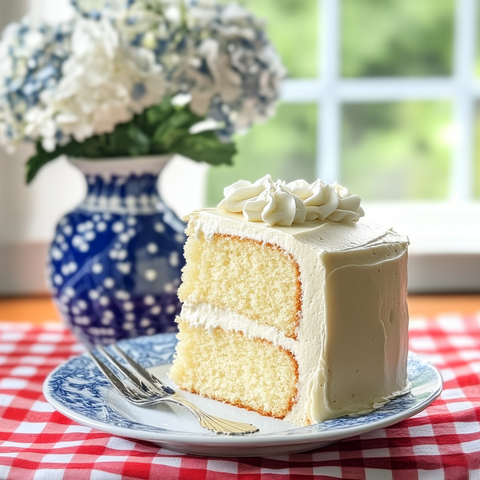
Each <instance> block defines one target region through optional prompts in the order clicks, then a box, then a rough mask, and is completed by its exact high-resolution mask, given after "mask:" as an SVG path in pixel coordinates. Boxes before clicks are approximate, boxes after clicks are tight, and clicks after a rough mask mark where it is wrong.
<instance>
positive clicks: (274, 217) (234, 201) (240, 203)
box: [218, 175, 364, 227]
mask: <svg viewBox="0 0 480 480" xmlns="http://www.w3.org/2000/svg"><path fill="white" fill-rule="evenodd" d="M223 194H224V196H225V198H224V199H223V200H222V201H221V202H220V203H219V204H218V208H223V209H225V210H228V211H229V212H232V213H241V212H242V213H243V215H244V217H245V218H246V219H247V220H248V221H249V222H265V223H267V224H268V225H270V226H274V225H278V226H282V227H289V226H290V225H292V224H293V223H296V224H302V223H304V222H305V221H306V220H317V219H318V220H329V221H332V222H342V223H350V222H356V221H358V219H359V218H360V217H363V215H364V212H363V209H362V208H361V207H360V197H359V196H357V195H352V194H351V193H350V192H349V191H348V190H347V189H346V188H345V187H342V186H341V185H338V184H337V183H334V184H332V185H328V184H326V183H323V182H322V181H321V180H320V179H318V180H315V182H313V183H312V184H310V183H308V182H306V181H305V180H295V181H294V182H290V183H285V182H283V181H281V180H278V181H276V182H274V181H273V180H272V178H271V177H270V175H266V176H265V177H263V178H261V179H260V180H257V181H256V182H255V183H253V184H252V183H251V182H249V181H246V180H239V181H238V182H235V183H233V184H232V185H230V186H228V187H226V188H225V189H224V191H223Z"/></svg>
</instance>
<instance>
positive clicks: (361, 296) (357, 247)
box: [181, 182, 409, 425]
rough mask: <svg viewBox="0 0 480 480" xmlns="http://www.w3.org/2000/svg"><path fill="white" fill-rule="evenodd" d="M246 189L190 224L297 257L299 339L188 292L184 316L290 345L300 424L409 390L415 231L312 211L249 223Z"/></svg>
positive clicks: (294, 413)
mask: <svg viewBox="0 0 480 480" xmlns="http://www.w3.org/2000/svg"><path fill="white" fill-rule="evenodd" d="M307 185H308V184H307ZM304 187H305V185H304V184H303V182H297V183H296V185H294V186H292V187H289V188H292V190H293V189H296V191H297V192H298V194H296V195H297V196H298V198H300V199H302V197H304V198H309V197H308V192H303V191H302V189H304ZM244 188H246V189H247V190H250V192H253V194H255V192H259V193H257V196H259V195H260V194H261V193H262V191H263V190H262V191H260V190H261V189H260V187H259V185H258V184H257V185H255V184H253V185H252V184H246V183H245V184H244ZM339 188H341V187H339ZM238 190H239V189H238V188H236V189H233V190H232V191H231V195H229V198H230V200H229V201H231V202H238V204H237V207H236V208H237V213H230V212H228V211H226V210H225V209H220V208H217V209H204V210H201V211H196V212H193V213H192V214H191V215H190V216H189V220H190V222H191V223H190V225H191V226H192V227H193V231H194V232H195V234H197V235H198V234H199V233H200V232H202V234H203V235H204V236H205V238H206V239H207V241H208V240H209V239H212V238H213V236H214V235H215V234H216V233H222V234H226V235H232V236H236V237H240V238H251V239H254V240H258V241H261V242H267V243H271V244H275V245H278V246H279V247H280V248H282V249H283V250H285V251H286V252H289V253H290V254H291V255H292V256H293V258H295V259H296V261H297V262H298V265H299V268H300V283H301V285H302V312H301V313H302V317H301V321H300V322H299V325H298V332H297V333H298V335H297V340H294V339H292V338H287V337H285V336H284V335H283V334H282V333H281V332H278V331H276V330H275V329H274V328H272V327H265V326H261V325H258V324H257V323H255V322H252V321H251V320H250V319H248V318H246V317H244V316H243V315H238V314H234V313H233V312H228V311H225V310H220V309H217V308H216V307H213V306H211V305H205V304H198V305H193V304H191V303H190V302H189V301H188V299H187V300H186V301H185V303H184V305H183V308H182V313H181V318H183V319H185V320H187V321H189V322H191V323H193V324H196V325H203V326H204V327H205V328H207V329H214V328H217V327H221V328H222V329H224V330H226V331H240V332H242V333H243V334H244V335H245V336H246V337H248V338H262V339H265V340H267V341H269V342H271V343H272V344H274V345H278V346H281V347H282V348H284V349H286V350H288V351H290V352H292V354H293V355H294V358H295V359H296V361H297V362H298V367H299V383H298V392H299V393H298V398H297V399H296V403H295V405H294V406H293V408H292V410H291V411H290V413H289V414H288V415H287V417H286V418H285V420H287V421H290V422H292V423H294V424H297V425H305V424H306V423H315V422H321V421H324V420H326V419H329V418H335V417H338V416H340V415H345V414H352V413H360V412H365V411H368V410H371V409H372V408H376V407H378V406H379V405H381V404H383V403H385V402H386V401H388V400H389V399H390V398H392V396H396V395H399V394H402V393H405V392H407V391H408V389H409V384H408V380H407V372H406V365H407V354H408V311H407V303H406V283H407V282H406V262H407V246H408V239H407V238H406V237H404V236H401V235H398V234H397V233H395V232H393V231H392V230H389V229H386V228H384V227H381V226H379V225H376V224H374V223H371V222H366V221H365V220H364V219H361V220H360V221H358V222H349V223H340V224H339V223H333V222H329V221H327V222H325V221H321V220H315V221H312V220H305V222H304V223H302V224H296V225H295V224H294V225H292V226H291V227H285V226H278V225H277V226H274V227H270V226H268V224H266V223H264V222H261V223H259V222H250V221H248V219H247V218H246V217H245V215H244V214H243V215H242V213H243V209H244V206H245V205H244V204H245V203H246V201H245V202H244V196H243V195H237V196H235V195H234V194H235V192H237V191H238ZM317 193H318V194H320V192H319V191H318V192H317ZM310 196H312V195H310ZM242 197H243V200H242ZM346 201H347V202H348V196H347V197H346ZM242 202H244V203H243V204H242ZM327 203H328V202H327ZM304 205H305V202H304ZM350 207H351V205H347V207H344V208H342V209H341V210H347V208H350ZM349 211H351V210H349Z"/></svg>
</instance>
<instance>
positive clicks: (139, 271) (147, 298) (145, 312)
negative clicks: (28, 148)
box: [48, 156, 185, 346]
mask: <svg viewBox="0 0 480 480" xmlns="http://www.w3.org/2000/svg"><path fill="white" fill-rule="evenodd" d="M170 159H171V156H157V157H138V158H118V159H106V160H81V159H72V160H71V162H72V163H73V165H75V166H76V167H77V168H79V169H80V171H81V172H82V173H83V174H84V175H85V177H86V180H87V185H88V190H87V196H86V198H85V199H84V201H83V202H82V203H81V204H80V205H79V206H78V207H77V208H76V209H75V210H74V211H73V212H71V213H69V214H67V215H65V216H64V217H63V218H62V219H61V220H60V222H59V224H58V226H57V229H56V233H55V238H54V240H53V242H52V245H51V247H50V252H49V267H48V271H49V277H50V284H51V288H52V294H53V297H54V300H55V302H56V305H57V307H58V309H59V310H60V312H61V314H62V317H63V318H64V320H65V321H66V323H67V325H68V326H69V327H70V329H71V330H72V331H73V333H74V334H75V335H76V337H77V338H78V339H79V340H80V341H82V342H83V343H85V344H86V345H87V346H92V345H95V344H108V343H113V342H116V341H118V340H121V339H123V338H132V337H137V336H141V335H153V334H155V333H160V332H172V331H175V330H176V324H175V322H174V319H175V316H176V315H177V314H178V312H179V310H180V302H179V300H178V298H177V288H178V286H179V284H180V273H181V269H182V267H183V265H184V258H183V245H184V243H185V235H184V228H185V224H184V223H183V222H182V221H181V220H180V219H179V218H178V217H177V216H176V215H175V213H174V212H173V211H172V210H171V209H170V208H169V207H168V206H167V205H166V204H165V203H164V202H163V200H162V198H161V196H160V194H159V191H158V189H157V178H158V176H159V174H160V172H161V170H162V169H163V167H164V166H165V165H166V164H167V162H168V161H169V160H170Z"/></svg>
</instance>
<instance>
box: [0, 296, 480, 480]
mask: <svg viewBox="0 0 480 480" xmlns="http://www.w3.org/2000/svg"><path fill="white" fill-rule="evenodd" d="M409 307H410V314H411V318H412V320H414V321H412V322H411V326H410V349H411V350H412V351H413V352H416V353H418V354H420V355H422V356H423V357H425V358H427V359H428V360H429V361H430V362H431V363H432V364H433V365H435V366H436V367H437V368H438V369H439V370H440V372H441V374H442V377H443V380H444V390H443V392H442V394H441V396H440V397H439V398H438V399H437V400H436V401H435V402H433V404H432V405H430V406H429V407H428V408H427V409H426V410H424V411H423V412H420V413H419V414H417V415H415V416H413V417H411V418H409V419H407V420H404V421H403V422H400V423H398V424H396V425H393V426H391V427H388V428H385V429H378V430H375V431H373V432H370V433H367V434H363V435H359V436H356V437H352V438H348V439H345V440H342V441H339V442H337V443H334V444H332V445H329V446H327V447H324V448H321V449H317V450H313V451H309V452H304V453H297V454H290V455H286V454H284V455H276V456H268V457H249V458H220V457H209V458H205V457H196V456H193V455H186V454H182V453H178V452H174V451H172V450H169V449H168V448H165V447H161V446H158V445H155V444H153V443H150V442H146V441H141V440H139V441H136V440H134V439H129V438H121V437H117V436H115V435H111V434H108V433H105V432H102V431H99V430H95V429H91V428H89V427H85V426H82V425H79V424H77V423H76V422H74V421H72V420H70V419H68V418H66V417H64V416H63V415H62V414H60V413H58V412H56V411H54V410H53V408H52V407H51V406H50V405H49V404H48V403H47V402H46V400H45V397H44V396H43V394H42V387H43V383H44V381H45V378H46V377H47V375H48V374H49V373H50V372H51V371H52V370H53V369H54V368H55V367H56V366H58V365H60V364H62V363H63V362H65V361H66V360H68V359H69V358H72V357H73V356H76V355H78V354H79V353H81V352H82V351H83V347H82V346H81V345H79V344H78V343H77V342H76V341H75V339H74V338H73V336H72V335H71V333H70V332H69V331H68V329H66V328H65V327H64V326H63V325H62V324H61V322H60V320H59V317H58V315H57V313H56V311H55V308H54V306H53V305H52V303H51V301H50V299H48V298H9V299H5V298H4V299H0V319H1V320H2V321H0V425H1V428H0V480H4V479H8V480H10V479H11V480H17V479H19V480H20V479H21V480H56V479H62V480H70V479H71V480H78V479H82V480H84V479H85V480H124V479H125V480H142V479H146V478H152V479H157V478H158V479H162V480H163V479H165V480H168V479H208V480H224V479H225V478H229V479H230V478H231V479H238V480H279V479H285V480H287V479H288V480H293V479H295V480H301V479H305V480H306V479H307V478H318V479H321V480H333V479H347V478H348V479H352V480H383V479H388V480H437V479H438V480H441V479H448V480H466V479H472V480H480V295H455V296H411V297H410V298H409ZM25 321H28V322H29V323H23V322H25ZM52 321H53V322H52ZM32 322H35V323H32Z"/></svg>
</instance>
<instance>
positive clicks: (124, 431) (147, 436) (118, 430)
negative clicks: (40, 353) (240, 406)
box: [42, 334, 443, 455]
mask: <svg viewBox="0 0 480 480" xmlns="http://www.w3.org/2000/svg"><path fill="white" fill-rule="evenodd" d="M160 335H163V334H160ZM134 340H136V339H130V340H126V342H130V341H134ZM86 355H87V353H86V352H85V353H82V354H80V355H76V356H74V357H71V358H69V359H68V360H66V361H65V362H63V363H62V364H60V365H58V366H57V367H56V368H55V369H54V370H52V371H51V372H50V373H49V375H48V376H47V378H46V379H45V381H44V383H43V389H42V390H43V394H44V396H45V399H46V400H47V402H48V403H49V404H50V405H51V406H52V407H53V408H54V409H55V410H57V411H58V412H59V413H61V414H62V415H65V416H66V417H67V418H69V419H71V420H73V421H75V422H77V423H79V424H80V425H84V426H87V427H90V428H94V429H96V430H99V431H102V432H106V433H110V434H112V435H117V436H122V437H127V438H134V439H138V440H144V441H150V442H153V443H157V444H158V443H161V444H165V445H173V446H175V445H187V446H188V445H191V446H202V447H203V446H204V447H209V446H212V447H215V446H222V447H223V448H228V449H230V448H237V447H252V446H254V445H258V446H272V445H278V446H280V445H300V444H305V445H310V444H314V443H321V442H330V443H332V442H335V441H338V440H341V439H344V438H349V437H353V436H357V435H360V434H363V433H368V432H370V431H373V430H377V429H381V428H387V427H389V426H391V425H394V424H396V423H398V422H400V421H403V420H406V419H407V418H410V417H412V416H413V415H416V414H417V413H419V412H421V411H422V410H424V409H426V408H427V407H428V406H429V405H430V404H431V403H432V402H433V401H435V400H436V399H437V398H438V397H439V396H440V394H441V392H442V389H443V379H442V376H441V374H440V372H439V370H438V369H437V368H436V367H435V366H434V365H432V364H431V363H430V362H429V361H428V360H427V359H426V358H425V357H423V356H421V355H418V354H416V353H413V352H409V358H410V356H413V357H416V358H418V359H420V360H421V361H422V362H423V363H424V364H425V365H426V366H427V367H428V368H430V369H431V370H432V371H433V372H434V374H435V375H436V377H437V380H438V382H437V383H436V388H435V389H433V390H432V392H431V393H430V394H429V395H428V396H427V397H426V398H425V399H424V400H422V401H420V402H419V403H418V404H416V405H414V406H411V407H409V408H407V409H405V410H403V411H401V412H398V413H396V414H393V415H391V416H389V417H385V418H380V419H378V420H374V421H372V422H370V423H362V424H360V425H353V426H352V425H350V426H347V427H344V428H339V429H338V430H327V431H321V430H320V431H312V432H305V433H301V432H299V433H298V434H296V433H295V430H302V429H305V428H309V427H296V426H294V425H292V429H291V430H286V431H283V432H280V433H265V434H253V435H233V436H232V435H218V434H214V433H212V432H207V431H205V433H198V432H178V431H172V430H165V432H152V431H147V430H135V429H130V428H128V427H123V426H116V425H111V424H109V423H107V422H102V421H99V420H96V419H92V418H90V417H88V416H86V415H83V414H81V413H77V412H75V411H74V410H72V409H70V408H68V406H66V405H65V404H62V403H61V402H59V401H57V400H56V399H55V398H53V397H52V395H50V392H49V388H50V380H51V378H52V377H53V376H54V375H55V374H56V373H57V372H58V371H59V370H61V369H62V368H64V367H65V366H66V365H68V364H69V362H71V361H73V360H74V359H76V358H78V357H81V356H86ZM160 365H165V364H160ZM107 401H108V400H107ZM134 423H135V422H134ZM136 423H138V424H139V425H143V424H142V423H139V422H136ZM145 426H147V425H145ZM217 455H218V454H217Z"/></svg>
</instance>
